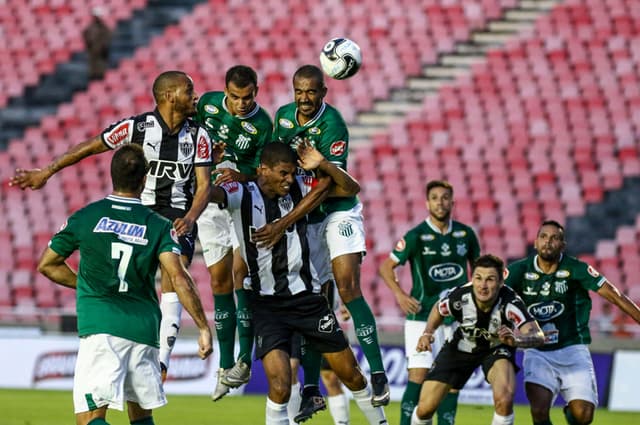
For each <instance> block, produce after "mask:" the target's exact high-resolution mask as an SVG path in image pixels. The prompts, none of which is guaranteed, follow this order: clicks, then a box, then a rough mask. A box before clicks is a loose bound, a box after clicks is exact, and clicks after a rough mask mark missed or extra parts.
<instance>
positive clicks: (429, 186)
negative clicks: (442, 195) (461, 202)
mask: <svg viewBox="0 0 640 425" xmlns="http://www.w3.org/2000/svg"><path fill="white" fill-rule="evenodd" d="M435 187H441V188H443V189H448V190H449V193H451V196H453V185H452V184H451V183H449V182H448V181H446V180H431V181H429V182H428V183H427V187H426V189H425V195H426V196H427V198H428V197H429V192H431V189H433V188H435Z"/></svg>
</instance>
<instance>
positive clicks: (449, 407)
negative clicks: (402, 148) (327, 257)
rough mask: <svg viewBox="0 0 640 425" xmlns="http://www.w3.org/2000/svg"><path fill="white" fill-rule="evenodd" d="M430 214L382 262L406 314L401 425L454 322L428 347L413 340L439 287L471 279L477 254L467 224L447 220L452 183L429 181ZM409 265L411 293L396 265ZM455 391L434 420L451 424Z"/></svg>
mask: <svg viewBox="0 0 640 425" xmlns="http://www.w3.org/2000/svg"><path fill="white" fill-rule="evenodd" d="M426 197H427V208H428V210H429V217H427V219H426V220H424V221H423V222H422V223H420V224H419V225H417V226H416V227H414V228H413V229H411V230H409V231H408V232H407V233H406V234H405V235H404V237H403V238H402V239H400V240H399V241H398V243H397V244H396V247H395V249H394V250H393V252H391V254H390V255H389V258H387V259H386V260H384V262H383V263H382V264H381V265H380V270H379V272H380V277H382V279H383V280H384V281H385V283H386V284H387V286H388V287H389V289H391V291H392V292H393V294H394V295H395V297H396V301H397V303H398V305H399V306H400V308H401V309H402V311H403V312H404V313H405V314H406V315H407V320H406V321H405V326H404V342H405V352H406V355H407V369H408V371H409V380H408V381H409V382H408V383H407V388H406V389H405V391H404V394H403V396H402V404H401V409H400V425H409V423H410V422H411V412H413V408H414V407H415V406H416V404H417V403H418V399H419V398H420V388H421V386H422V383H423V382H424V380H425V377H426V376H427V372H428V371H429V369H430V368H431V366H432V365H433V359H434V358H435V356H437V355H438V352H439V351H440V348H441V347H442V344H443V343H444V341H445V340H447V339H450V337H451V335H452V334H453V331H454V328H453V325H452V324H450V325H445V326H440V327H439V328H438V331H437V333H436V335H435V340H436V341H435V343H434V344H433V349H432V350H431V351H422V352H418V351H417V350H416V345H417V343H418V338H420V335H421V334H422V331H423V329H424V327H425V324H426V321H427V317H428V316H429V312H430V311H431V308H432V307H433V305H434V304H435V303H436V302H437V301H438V299H439V298H440V296H441V295H442V293H443V291H446V290H448V289H451V288H455V287H456V286H460V285H463V284H465V283H467V282H468V281H469V278H468V274H467V269H468V266H469V267H470V266H471V264H473V261H474V260H475V259H476V258H478V256H479V255H480V245H479V243H478V238H477V236H476V234H475V232H474V231H473V229H471V228H470V227H469V226H467V225H464V224H462V223H460V222H458V221H454V220H452V219H451V213H452V210H453V204H454V201H453V186H451V184H450V183H449V182H446V181H443V180H432V181H430V182H428V183H427V186H426ZM407 261H409V263H410V264H411V280H412V282H413V283H412V286H411V292H410V293H409V294H407V293H406V292H405V291H404V289H403V288H402V286H401V285H400V282H399V281H398V278H397V277H396V274H395V271H394V269H395V268H396V267H398V266H400V265H404V264H405V263H406V262H407ZM457 405H458V391H452V392H451V393H449V394H448V395H447V397H445V399H444V400H443V401H442V402H441V404H440V407H439V408H438V424H439V425H443V424H453V423H454V421H455V415H456V410H457Z"/></svg>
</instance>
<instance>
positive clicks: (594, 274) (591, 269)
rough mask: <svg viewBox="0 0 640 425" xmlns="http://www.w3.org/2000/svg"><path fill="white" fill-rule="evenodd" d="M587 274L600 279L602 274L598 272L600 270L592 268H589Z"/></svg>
mask: <svg viewBox="0 0 640 425" xmlns="http://www.w3.org/2000/svg"><path fill="white" fill-rule="evenodd" d="M587 273H589V274H590V275H591V276H593V277H599V276H600V273H599V272H598V270H596V269H594V268H593V267H591V266H589V267H587Z"/></svg>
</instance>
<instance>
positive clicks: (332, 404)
mask: <svg viewBox="0 0 640 425" xmlns="http://www.w3.org/2000/svg"><path fill="white" fill-rule="evenodd" d="M327 402H328V404H329V412H331V417H332V418H333V423H334V424H335V425H349V399H348V398H347V395H346V394H344V393H342V394H338V395H333V396H331V397H327Z"/></svg>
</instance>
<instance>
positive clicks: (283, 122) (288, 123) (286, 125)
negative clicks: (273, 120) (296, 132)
mask: <svg viewBox="0 0 640 425" xmlns="http://www.w3.org/2000/svg"><path fill="white" fill-rule="evenodd" d="M278 124H280V127H284V128H293V123H292V122H291V121H289V120H288V119H286V118H280V119H279V120H278Z"/></svg>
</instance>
